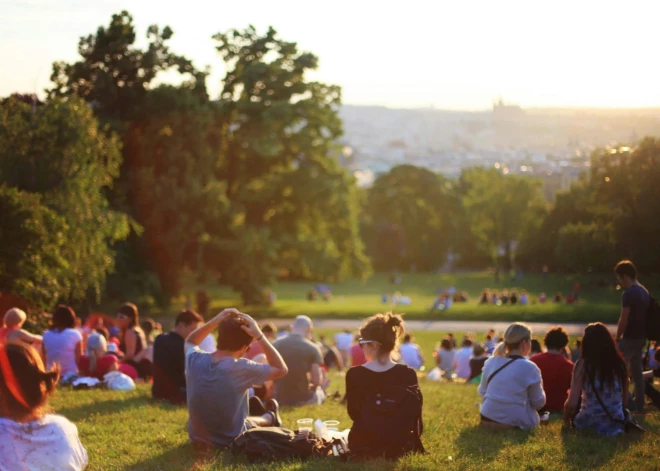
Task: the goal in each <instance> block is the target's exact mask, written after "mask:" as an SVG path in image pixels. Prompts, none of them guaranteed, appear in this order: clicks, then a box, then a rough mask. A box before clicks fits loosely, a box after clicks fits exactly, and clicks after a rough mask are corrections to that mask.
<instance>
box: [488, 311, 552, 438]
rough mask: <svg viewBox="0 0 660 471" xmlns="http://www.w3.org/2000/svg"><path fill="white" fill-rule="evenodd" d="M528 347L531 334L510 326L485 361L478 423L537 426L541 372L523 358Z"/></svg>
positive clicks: (526, 329)
mask: <svg viewBox="0 0 660 471" xmlns="http://www.w3.org/2000/svg"><path fill="white" fill-rule="evenodd" d="M531 347H532V331H531V330H530V329H529V327H527V326H526V325H525V324H521V323H518V322H516V323H514V324H511V325H510V326H509V328H508V329H506V332H505V333H504V342H502V343H501V344H499V345H498V346H497V348H496V349H495V353H494V355H493V356H492V357H491V358H490V359H489V360H488V361H486V364H485V365H484V369H483V372H482V376H481V384H480V385H479V388H478V392H479V395H480V396H481V397H482V398H483V402H482V405H481V424H482V425H486V426H494V427H505V428H506V427H517V428H521V429H531V428H534V427H536V426H537V425H539V423H540V418H539V414H538V412H537V411H538V410H539V409H541V408H542V407H543V406H544V405H545V393H544V392H543V381H542V379H541V371H540V370H539V368H538V366H536V365H535V364H534V363H532V362H531V361H529V360H527V359H525V357H526V356H527V355H528V354H529V352H530V350H531Z"/></svg>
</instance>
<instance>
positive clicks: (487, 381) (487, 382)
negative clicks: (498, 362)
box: [486, 356, 522, 386]
mask: <svg viewBox="0 0 660 471" xmlns="http://www.w3.org/2000/svg"><path fill="white" fill-rule="evenodd" d="M519 358H522V357H519V356H515V357H513V358H511V360H509V361H507V362H506V363H505V364H503V365H502V366H500V367H499V368H498V369H496V370H495V372H494V373H493V374H492V375H490V376H489V377H488V380H486V386H488V385H489V384H490V382H491V381H492V380H493V378H494V377H495V376H496V375H497V373H499V372H500V371H502V370H503V369H504V368H506V367H507V366H509V365H510V364H511V363H513V362H514V361H516V360H517V359H519Z"/></svg>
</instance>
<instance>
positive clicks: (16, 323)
mask: <svg viewBox="0 0 660 471" xmlns="http://www.w3.org/2000/svg"><path fill="white" fill-rule="evenodd" d="M26 319H27V315H26V314H25V311H23V310H22V309H19V308H17V307H13V308H11V309H10V310H8V311H7V312H6V313H5V317H4V322H5V326H7V327H8V328H9V329H20V328H21V327H23V324H24V323H25V321H26Z"/></svg>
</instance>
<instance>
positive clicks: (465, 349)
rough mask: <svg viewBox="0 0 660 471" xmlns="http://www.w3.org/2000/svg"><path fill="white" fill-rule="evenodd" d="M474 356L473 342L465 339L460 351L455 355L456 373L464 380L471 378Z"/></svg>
mask: <svg viewBox="0 0 660 471" xmlns="http://www.w3.org/2000/svg"><path fill="white" fill-rule="evenodd" d="M471 356H472V340H470V339H469V338H467V337H466V338H464V339H463V343H462V344H461V348H460V350H458V351H457V352H456V355H454V371H456V376H457V377H459V378H462V379H468V378H469V377H470V357H471Z"/></svg>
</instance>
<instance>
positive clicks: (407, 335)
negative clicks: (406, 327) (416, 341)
mask: <svg viewBox="0 0 660 471" xmlns="http://www.w3.org/2000/svg"><path fill="white" fill-rule="evenodd" d="M411 340H412V336H411V335H410V334H405V335H404V336H403V343H410V341H411Z"/></svg>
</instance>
